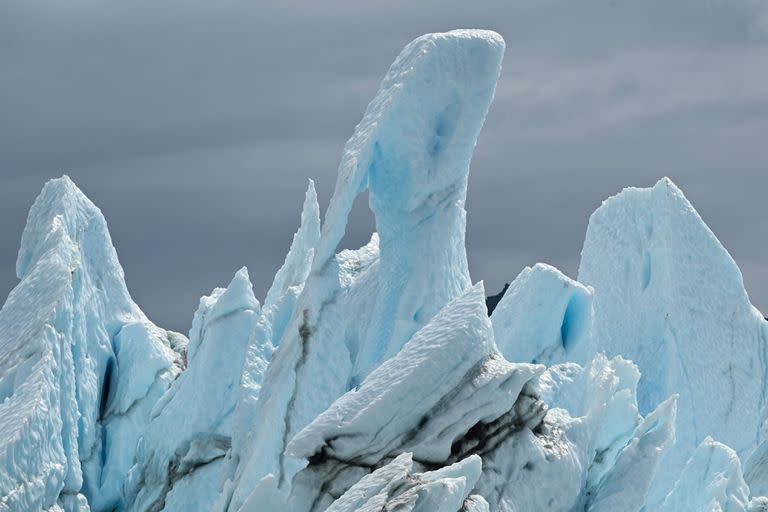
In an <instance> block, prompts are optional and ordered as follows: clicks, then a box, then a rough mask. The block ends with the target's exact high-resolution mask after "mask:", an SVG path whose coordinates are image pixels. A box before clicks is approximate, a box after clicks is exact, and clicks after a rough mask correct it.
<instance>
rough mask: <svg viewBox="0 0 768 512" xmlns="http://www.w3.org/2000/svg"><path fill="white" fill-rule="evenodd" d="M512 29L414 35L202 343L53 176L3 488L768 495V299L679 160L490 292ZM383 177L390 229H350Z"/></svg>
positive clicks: (528, 502)
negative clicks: (758, 298)
mask: <svg viewBox="0 0 768 512" xmlns="http://www.w3.org/2000/svg"><path fill="white" fill-rule="evenodd" d="M503 52H504V41H503V40H502V39H501V37H500V36H499V35H498V34H495V33H494V32H489V31H482V30H458V31H453V32H448V33H445V34H428V35H425V36H422V37H420V38H418V39H416V40H415V41H413V42H412V43H411V44H409V45H408V46H406V48H405V49H404V50H403V52H402V53H401V54H400V56H399V57H398V58H397V59H396V60H395V62H394V64H393V65H392V67H391V68H390V70H389V72H388V73H387V75H386V76H385V78H384V80H383V82H382V84H381V87H380V89H379V91H378V93H377V94H376V96H375V98H374V99H373V101H372V102H371V104H370V105H369V106H368V109H367V111H366V113H365V115H364V117H363V120H362V121H361V122H360V124H359V125H358V126H357V128H356V129H355V132H354V134H353V135H352V137H351V138H350V140H349V141H348V142H347V144H346V146H345V148H344V153H343V155H342V158H341V163H340V166H339V171H338V179H337V183H336V189H335V191H334V194H333V197H332V198H331V202H330V204H329V206H328V209H327V210H326V213H325V218H324V221H323V222H322V223H321V220H320V209H319V206H318V202H317V196H316V193H315V189H314V184H313V183H312V182H311V181H310V183H309V186H308V189H307V192H306V195H305V199H304V205H303V208H302V213H301V220H300V225H299V228H298V231H297V232H296V234H295V235H294V238H293V242H292V244H291V247H290V249H289V251H288V255H287V256H286V259H285V262H284V264H283V266H282V267H281V268H280V270H279V271H278V272H277V274H276V276H275V279H274V282H273V284H272V286H271V287H270V289H269V292H268V293H267V295H266V297H265V298H264V301H263V303H260V302H259V301H258V300H257V299H256V297H255V296H254V293H253V290H252V286H251V283H250V281H249V278H248V271H247V270H246V269H244V268H243V269H241V270H239V271H237V272H236V273H235V275H234V277H233V278H232V281H231V282H230V283H229V285H228V286H227V287H226V288H216V289H214V290H213V292H212V293H211V294H210V295H207V296H204V297H202V298H201V299H200V306H199V308H198V310H197V312H196V313H195V314H194V317H193V319H192V328H191V330H190V333H189V340H188V341H187V338H185V337H184V336H182V335H180V334H177V333H172V332H169V331H165V330H163V329H161V328H159V327H157V326H155V325H154V324H152V323H151V322H150V321H149V320H148V319H147V317H146V316H145V315H144V314H143V313H142V312H141V311H140V310H139V308H138V307H137V306H136V304H134V303H133V301H132V300H131V298H130V295H129V294H128V291H127V288H126V285H125V282H124V277H123V272H122V269H121V267H120V264H119V262H118V260H117V256H116V254H115V250H114V248H113V247H112V243H111V240H110V237H109V233H108V231H107V227H106V222H105V220H104V218H103V217H102V215H101V213H100V211H99V210H98V208H96V207H95V206H94V205H93V204H92V203H91V202H90V201H89V200H88V199H87V198H86V197H85V196H84V195H83V194H82V193H81V192H80V191H79V190H78V189H77V188H76V187H75V185H74V184H73V183H72V182H71V181H70V180H69V179H68V178H66V177H64V178H61V179H58V180H52V181H50V182H49V183H47V184H46V185H45V187H44V188H43V191H42V193H41V194H40V196H39V197H38V199H37V201H36V202H35V204H34V205H33V207H32V210H31V211H30V214H29V219H28V223H27V227H26V229H25V230H24V234H23V237H22V244H21V250H20V251H19V258H18V264H17V273H18V277H19V279H20V282H19V284H18V286H17V287H16V288H15V289H14V290H13V291H12V292H11V294H10V295H9V297H8V299H7V301H6V303H5V305H4V306H3V308H2V310H0V512H17V511H42V510H46V511H52V512H53V511H57V512H59V511H87V510H92V511H98V512H102V511H104V512H107V511H113V510H117V511H129V510H130V511H135V512H158V511H161V510H165V511H168V512H175V511H189V510H201V511H218V512H225V511H226V512H238V511H240V512H249V511H250V512H256V511H258V512H272V511H275V512H277V511H285V510H290V511H296V512H309V511H322V510H327V511H329V512H351V511H382V510H391V511H394V510H398V511H414V512H415V511H424V512H454V511H464V512H472V511H474V512H481V511H487V512H490V511H502V512H513V511H514V512H529V511H530V512H533V511H536V512H538V511H544V510H548V511H562V512H574V511H593V512H596V511H633V512H637V511H640V510H644V511H653V510H658V511H672V510H674V511H687V510H691V511H751V512H755V511H760V510H762V511H768V499H766V498H762V497H759V496H753V495H754V494H756V493H758V494H762V493H765V492H768V469H766V468H768V436H766V433H768V427H766V425H768V421H767V420H768V411H767V410H766V405H767V404H766V372H767V371H768V353H767V352H766V350H768V347H766V344H767V343H768V325H766V322H765V320H764V319H763V318H762V316H760V314H759V313H758V312H757V310H756V309H754V308H753V307H752V306H751V304H750V303H749V299H748V297H747V294H746V292H745V291H744V288H743V284H742V281H741V274H740V273H739V270H738V268H737V266H736V264H735V263H734V262H733V260H732V259H731V258H730V256H729V255H728V253H727V252H726V251H725V249H724V248H723V247H722V246H721V245H720V243H719V242H718V241H717V239H716V238H715V236H714V235H713V234H712V232H711V231H710V230H709V229H708V228H707V227H706V225H705V224H704V223H703V221H702V220H701V218H700V217H699V216H698V214H697V213H696V212H695V210H694V209H693V207H692V206H691V205H690V203H689V202H688V201H687V200H686V199H685V197H684V196H683V194H682V192H680V190H679V189H677V187H675V185H674V184H672V182H671V181H669V180H667V179H663V180H661V181H660V182H659V183H658V184H656V186H654V187H653V188H650V189H627V190H624V191H623V192H621V193H620V194H618V195H617V196H615V197H613V198H610V199H609V200H607V201H606V202H605V203H604V204H603V205H602V206H601V207H600V208H599V209H598V210H597V211H596V212H595V213H594V215H593V216H592V217H591V219H590V222H589V226H588V229H587V236H586V241H585V244H584V249H583V251H582V261H581V266H580V269H579V276H578V277H579V280H578V281H576V280H573V279H571V278H569V277H567V276H565V275H563V274H562V273H560V272H559V271H558V270H557V269H555V268H553V267H551V266H548V265H544V264H536V265H534V266H532V267H529V268H525V269H524V270H523V271H522V272H520V274H519V275H518V276H517V278H516V279H515V280H514V281H513V282H512V283H511V285H510V286H509V289H508V290H507V292H506V294H505V295H504V297H503V298H502V299H501V301H500V302H499V304H498V306H497V308H496V309H495V311H494V312H493V315H492V316H491V317H490V318H489V317H488V314H487V310H486V306H485V290H484V287H483V284H482V283H477V284H474V285H473V283H472V281H471V279H470V276H469V271H468V267H467V258H466V251H465V246H464V232H465V224H466V212H465V210H464V201H465V197H466V190H467V178H468V173H469V166H470V160H471V156H472V152H473V150H474V146H475V141H476V139H477V136H478V134H479V132H480V129H481V127H482V124H483V121H484V119H485V116H486V113H487V111H488V108H489V106H490V104H491V100H492V98H493V94H494V90H495V86H496V81H497V79H498V77H499V74H500V66H501V60H502V55H503ZM366 189H367V190H368V192H369V197H370V208H371V210H372V211H373V214H374V216H375V219H376V232H375V233H373V234H372V236H371V240H370V242H369V243H368V244H367V245H365V246H364V247H362V248H360V249H358V250H354V251H350V250H344V251H341V252H337V250H338V245H339V242H340V241H341V239H342V238H343V236H344V232H345V229H346V224H347V217H348V215H349V213H350V210H351V207H352V204H353V202H354V200H355V198H356V197H357V196H358V195H359V194H360V193H361V192H363V191H364V190H366ZM633 361H634V362H633ZM721 443H725V444H721ZM729 446H730V447H729ZM740 457H741V458H743V459H741V460H745V461H747V462H746V464H745V467H746V471H744V472H743V471H742V463H741V460H740ZM750 487H751V490H750Z"/></svg>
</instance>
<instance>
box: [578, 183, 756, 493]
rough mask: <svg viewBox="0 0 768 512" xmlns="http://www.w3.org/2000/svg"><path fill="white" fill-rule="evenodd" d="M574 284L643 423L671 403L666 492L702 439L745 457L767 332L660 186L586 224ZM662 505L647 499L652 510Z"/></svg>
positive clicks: (691, 217)
mask: <svg viewBox="0 0 768 512" xmlns="http://www.w3.org/2000/svg"><path fill="white" fill-rule="evenodd" d="M579 281H581V282H582V283H584V284H586V285H590V286H592V287H593V288H594V290H595V294H594V308H595V323H594V329H595V336H596V338H597V339H596V343H597V347H598V349H599V350H605V351H606V352H607V353H608V354H618V355H622V356H623V357H627V358H630V359H632V360H633V361H635V362H636V363H637V365H638V366H639V368H640V371H641V373H642V375H643V377H642V378H641V380H640V384H639V387H638V402H639V404H640V409H641V412H642V411H648V410H649V409H650V408H652V407H655V404H657V403H659V402H660V401H662V400H664V399H665V398H666V397H667V396H669V395H670V394H673V393H678V394H679V395H680V399H679V402H678V414H677V421H678V423H677V442H676V444H675V446H674V447H673V448H672V449H671V452H670V454H669V455H668V456H667V457H665V461H664V464H663V465H662V469H661V471H662V473H663V476H661V477H660V478H661V479H662V480H666V481H669V482H671V481H674V479H675V478H676V477H677V475H679V472H680V471H681V470H682V467H683V464H684V463H685V461H686V460H687V459H688V457H689V456H690V454H691V453H692V452H693V449H694V448H695V447H696V446H697V445H698V444H700V443H701V442H703V441H704V439H705V438H706V437H707V436H713V437H715V438H717V439H718V440H720V441H722V442H724V443H727V444H728V445H729V446H732V447H733V448H734V449H735V450H736V451H737V453H740V454H741V455H748V454H749V453H750V452H751V451H752V450H753V449H754V448H755V447H756V446H757V443H758V441H759V439H758V426H759V425H760V424H761V423H762V421H763V419H764V417H765V399H766V389H765V383H766V377H767V375H766V372H768V363H767V362H766V361H768V356H767V355H766V354H768V352H767V350H768V337H767V336H766V334H767V333H768V331H767V330H766V328H765V321H764V320H763V318H762V316H760V314H759V313H758V311H757V310H756V309H755V308H754V307H753V306H752V305H751V304H750V303H749V299H748V297H747V294H746V292H745V291H744V286H743V283H742V278H741V273H740V272H739V269H738V267H737V266H736V264H735V263H734V261H733V259H731V257H730V255H729V254H728V252H727V251H726V250H725V249H724V248H723V246H722V245H720V243H719V241H718V240H717V238H715V236H714V235H713V234H712V232H711V231H710V230H709V228H707V226H706V225H705V224H704V222H703V221H702V220H701V217H699V215H698V214H697V213H696V211H695V210H694V209H693V207H692V206H691V204H690V203H689V202H688V201H687V200H686V199H685V197H684V196H683V194H682V192H680V190H679V189H678V188H677V187H676V186H675V185H674V184H673V183H672V182H671V181H670V180H668V179H663V180H661V181H659V182H658V183H657V184H656V185H655V186H654V187H653V188H650V189H635V188H630V189H625V190H624V191H623V192H621V193H620V194H618V195H617V196H614V197H612V198H610V199H608V200H606V201H605V202H604V203H603V205H602V206H601V207H600V208H598V210H597V211H596V212H595V213H594V214H593V215H592V217H591V218H590V221H589V227H588V229H587V236H586V240H585V242H584V249H583V250H582V257H581V265H580V267H579ZM659 498H663V495H661V496H657V499H659Z"/></svg>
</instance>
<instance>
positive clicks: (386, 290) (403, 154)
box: [228, 31, 504, 510]
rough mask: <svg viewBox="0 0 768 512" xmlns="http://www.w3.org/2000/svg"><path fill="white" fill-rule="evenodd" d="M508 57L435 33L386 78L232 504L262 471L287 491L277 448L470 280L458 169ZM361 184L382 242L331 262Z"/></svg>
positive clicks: (269, 380)
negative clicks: (368, 200)
mask: <svg viewBox="0 0 768 512" xmlns="http://www.w3.org/2000/svg"><path fill="white" fill-rule="evenodd" d="M503 49H504V42H503V40H502V39H501V37H499V36H498V34H495V33H493V32H488V31H455V32H449V33H446V34H430V35H427V36H423V37H421V38H419V39H417V40H415V41H414V42H412V43H411V44H409V45H408V46H407V47H406V48H405V49H404V50H403V52H402V53H401V55H400V56H399V57H398V58H397V59H396V60H395V63H394V64H393V65H392V67H391V68H390V70H389V73H388V74H387V76H386V77H385V78H384V81H383V82H382V85H381V88H380V89H379V92H378V94H377V95H376V98H375V99H374V100H373V101H372V102H371V104H370V105H369V107H368V110H367V112H366V114H365V116H364V117H363V120H362V121H361V122H360V124H359V125H358V126H357V129H356V130H355V133H354V135H353V136H352V138H351V139H350V140H349V142H347V145H346V147H345V149H344V154H343V156H342V161H341V164H340V166H339V177H338V181H337V184H336V190H335V192H334V194H333V197H332V199H331V203H330V205H329V207H328V211H327V213H326V216H325V223H324V225H323V228H322V234H321V237H320V240H319V242H318V246H317V251H316V253H315V257H314V262H313V265H312V272H311V274H310V276H309V278H308V279H307V282H306V284H305V285H304V288H303V291H302V295H301V297H300V298H299V299H298V302H297V304H296V306H295V310H294V311H293V316H292V318H291V320H290V321H289V323H288V324H287V328H286V330H285V334H284V335H283V338H282V340H281V341H280V347H279V349H278V350H277V352H276V354H275V358H274V361H273V363H272V364H271V365H270V367H269V369H268V371H267V375H266V377H265V383H264V386H265V387H268V388H269V390H270V391H269V393H268V394H267V395H266V396H264V394H262V396H261V397H260V398H259V402H258V405H257V412H256V416H257V417H258V418H262V419H261V420H257V421H258V422H259V423H257V425H256V426H255V428H254V430H253V433H252V434H251V436H252V439H253V443H252V444H251V445H250V446H249V448H248V449H246V451H245V453H244V454H243V459H245V460H241V462H240V466H239V467H238V469H237V471H236V474H235V475H234V479H233V484H234V487H233V496H232V501H231V503H229V505H228V508H229V509H230V510H237V509H238V508H239V507H240V506H241V504H242V503H243V502H244V501H245V499H246V498H247V495H248V494H250V492H251V490H252V488H253V486H255V485H256V484H257V483H258V482H259V481H260V480H261V479H262V478H264V477H265V476H267V475H268V474H273V475H275V476H276V477H277V482H278V484H279V485H280V486H281V487H287V486H289V485H290V481H291V478H292V476H293V475H294V474H295V473H296V472H297V471H298V470H299V469H300V468H301V466H302V463H300V462H297V461H294V460H286V458H285V456H284V454H283V451H284V449H285V447H286V445H287V443H288V441H289V440H290V439H291V437H293V435H295V434H296V433H298V431H299V430H301V429H302V428H303V427H304V426H306V425H307V424H308V423H309V422H310V421H311V420H312V419H313V418H314V417H315V416H317V415H318V414H320V413H321V412H322V411H323V410H324V409H325V408H326V407H328V406H329V405H330V404H331V403H332V402H333V401H334V400H335V399H336V398H338V397H339V396H341V395H342V394H343V393H344V392H346V391H347V390H349V389H351V388H353V387H355V386H356V385H357V384H359V383H360V382H361V381H362V380H363V379H364V378H365V377H366V375H367V374H368V373H369V372H370V371H371V370H372V369H373V368H375V367H376V366H377V365H378V364H379V363H380V362H381V361H383V360H385V359H387V358H389V357H392V356H393V355H395V354H396V353H397V352H398V351H399V350H400V348H401V347H402V346H403V344H404V343H405V342H406V341H408V339H409V338H410V337H411V336H412V335H413V333H415V332H416V331H417V330H418V329H419V328H420V327H422V326H423V325H424V324H425V323H426V322H427V321H428V320H429V319H430V318H431V317H432V316H434V315H435V314H436V313H437V312H438V311H439V310H440V309H441V308H442V307H443V306H444V305H445V304H446V303H447V302H448V301H449V300H450V299H452V298H454V297H456V296H457V295H459V294H460V293H462V292H463V291H464V290H465V289H466V288H467V287H468V286H469V283H470V282H469V273H468V270H467V260H466V252H465V248H464V227H465V216H466V212H465V211H464V199H465V196H466V186H467V174H468V171H469V162H470V159H471V156H472V150H473V148H474V145H475V140H476V138H477V135H478V134H479V132H480V128H481V126H482V123H483V121H484V119H485V115H486V113H487V111H488V107H489V105H490V102H491V99H492V98H493V93H494V88H495V84H496V80H497V79H498V77H499V72H500V64H501V57H502V53H503ZM425 99H428V101H425ZM366 187H367V188H368V189H369V190H370V198H371V208H372V210H373V213H374V215H375V217H376V228H377V231H378V235H377V236H375V237H374V238H373V239H372V242H371V244H369V245H368V246H366V247H365V248H363V249H361V250H360V251H346V252H342V253H340V254H338V255H334V253H335V251H336V248H337V246H338V244H339V242H340V240H341V238H342V236H343V234H344V230H345V227H346V222H347V216H348V214H349V210H350V208H351V206H352V202H353V201H354V199H355V197H356V196H357V195H358V194H359V193H360V192H362V191H363V190H364V189H365V188H366ZM264 418H269V420H268V422H267V421H266V420H264Z"/></svg>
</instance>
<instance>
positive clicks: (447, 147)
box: [314, 30, 504, 269]
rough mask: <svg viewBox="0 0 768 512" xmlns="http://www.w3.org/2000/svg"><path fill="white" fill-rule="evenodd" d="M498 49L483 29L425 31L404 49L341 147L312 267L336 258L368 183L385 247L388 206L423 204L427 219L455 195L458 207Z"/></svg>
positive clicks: (500, 43)
mask: <svg viewBox="0 0 768 512" xmlns="http://www.w3.org/2000/svg"><path fill="white" fill-rule="evenodd" d="M503 53H504V40H503V39H502V38H501V36H500V35H498V34H496V33H495V32H491V31H487V30H455V31H452V32H446V33H442V34H427V35H424V36H421V37H419V38H417V39H415V40H414V41H413V42H411V43H410V44H408V45H407V46H406V47H405V48H404V49H403V51H402V52H401V53H400V55H399V56H398V57H397V59H396V60H395V62H394V63H393V64H392V66H391V67H390V69H389V72H388V73H387V75H386V76H385V78H384V80H383V81H382V83H381V87H380V89H379V91H378V93H377V95H376V97H375V98H374V99H373V101H371V103H370V104H369V105H368V109H367V110H366V113H365V115H364V117H363V119H362V121H360V123H359V124H358V126H357V128H356V130H355V133H354V134H353V135H352V137H351V138H350V139H349V141H347V144H346V146H345V147H344V152H343V155H342V159H341V163H340V164H339V171H338V177H337V181H336V189H335V191H334V193H333V197H332V198H331V202H330V204H329V206H328V210H327V211H326V215H325V224H324V225H323V231H322V233H323V234H322V237H321V240H320V244H319V247H318V251H317V257H316V259H315V263H314V268H316V269H317V268H321V267H323V266H324V265H325V264H326V263H327V262H328V261H329V260H330V259H331V258H332V257H333V255H334V253H335V251H336V248H337V246H338V244H339V242H340V241H341V239H342V237H343V236H344V231H345V227H346V222H347V216H348V215H349V212H350V210H351V208H352V203H353V201H354V199H355V197H356V196H357V195H358V194H359V193H360V192H362V191H363V190H365V189H366V188H370V190H371V208H372V209H373V212H374V215H375V216H376V224H377V229H378V231H379V233H380V235H381V236H382V244H383V245H386V244H385V241H386V239H387V237H388V236H389V235H388V233H387V231H389V229H394V228H395V227H394V226H389V222H388V221H387V212H393V213H395V214H396V213H397V212H402V211H406V212H413V211H415V210H419V209H420V212H418V213H420V215H419V217H420V218H424V217H426V216H428V215H429V213H430V212H431V211H434V210H435V209H437V208H438V207H440V206H445V205H448V204H450V203H451V202H452V201H456V202H458V203H459V206H463V200H464V196H465V193H466V175H467V173H468V171H469V161H470V159H471V156H472V151H473V149H474V146H475V141H476V139H477V136H478V134H479V132H480V128H481V127H482V124H483V121H484V120H485V115H486V113H487V111H488V107H489V106H490V103H491V99H492V98H493V94H494V90H495V86H496V81H497V80H498V77H499V74H500V72H501V59H502V56H503ZM416 104H418V105H419V108H412V107H413V106H414V105H416ZM404 119H405V120H407V122H403V120H404ZM462 233H463V230H462Z"/></svg>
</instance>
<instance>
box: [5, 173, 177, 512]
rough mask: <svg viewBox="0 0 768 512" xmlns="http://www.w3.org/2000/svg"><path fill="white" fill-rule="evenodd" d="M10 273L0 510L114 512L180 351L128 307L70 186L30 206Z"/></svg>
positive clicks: (105, 235) (119, 276) (173, 338)
mask: <svg viewBox="0 0 768 512" xmlns="http://www.w3.org/2000/svg"><path fill="white" fill-rule="evenodd" d="M17 274H18V277H19V279H20V280H21V282H20V283H19V285H18V286H17V287H16V288H15V289H14V290H13V291H12V292H11V294H10V296H9V297H8V300H7V301H6V303H5V305H4V306H3V309H2V311H1V312H0V354H2V360H0V365H1V366H0V375H2V377H1V378H2V381H1V382H2V383H1V384H0V389H2V390H3V395H4V397H7V398H8V399H7V400H5V401H4V403H3V404H2V405H1V406H0V425H2V428H0V430H2V432H3V436H2V440H0V443H1V444H2V447H1V448H0V453H2V454H4V455H3V456H2V460H3V461H4V463H3V464H1V465H0V467H2V470H1V471H0V475H2V476H0V496H2V497H3V498H2V501H0V503H2V506H1V507H5V510H33V509H44V508H52V507H60V508H63V509H67V510H73V509H74V508H83V507H85V506H86V505H83V503H84V500H85V498H86V497H87V498H88V502H90V508H91V509H92V510H94V511H99V510H111V508H112V507H113V506H114V505H116V504H117V503H119V501H120V492H119V486H120V482H121V479H122V478H123V477H124V476H125V471H127V467H128V465H129V464H130V461H131V460H130V459H131V458H132V452H133V448H134V447H135V442H136V439H137V437H138V432H140V431H141V430H143V426H144V425H145V424H146V421H147V419H148V417H147V415H146V414H145V413H146V412H148V409H149V408H151V406H152V404H153V403H154V401H155V400H157V399H158V398H159V396H160V395H161V394H162V392H163V391H164V390H165V389H166V388H167V387H168V386H169V384H170V382H171V381H172V380H173V379H174V378H175V376H176V375H177V374H178V373H179V371H180V370H181V365H182V356H181V352H182V351H183V350H184V348H185V344H186V340H185V339H184V338H183V337H182V336H181V335H177V334H175V333H170V332H167V331H165V330H162V329H160V328H158V327H156V326H154V325H153V324H152V323H151V322H150V321H149V320H148V319H147V317H146V316H145V315H144V314H143V313H142V312H141V311H140V310H139V308H138V307H137V306H136V305H135V304H134V303H133V301H132V300H131V298H130V295H129V294H128V290H127V288H126V286H125V282H124V280H123V271H122V268H121V267H120V264H119V262H118V260H117V255H116V253H115V250H114V248H113V246H112V241H111V239H110V236H109V232H108V231H107V227H106V222H105V220H104V217H103V216H102V215H101V212H100V211H99V210H98V208H96V207H95V206H94V205H93V203H91V202H90V201H89V200H88V199H87V198H86V197H85V196H84V195H83V194H82V192H80V190H78V189H77V187H76V186H75V185H74V184H73V183H72V181H71V180H70V179H69V178H67V177H63V178H60V179H57V180H52V181H50V182H48V183H47V184H46V185H45V187H44V188H43V190H42V192H41V193H40V196H39V197H38V198H37V200H36V201H35V203H34V205H33V206H32V209H31V211H30V213H29V217H28V219H27V226H26V228H25V229H24V233H23V235H22V244H21V249H20V251H19V257H18V262H17ZM139 363H140V364H139ZM12 454H13V455H12ZM0 509H2V508H0Z"/></svg>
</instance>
